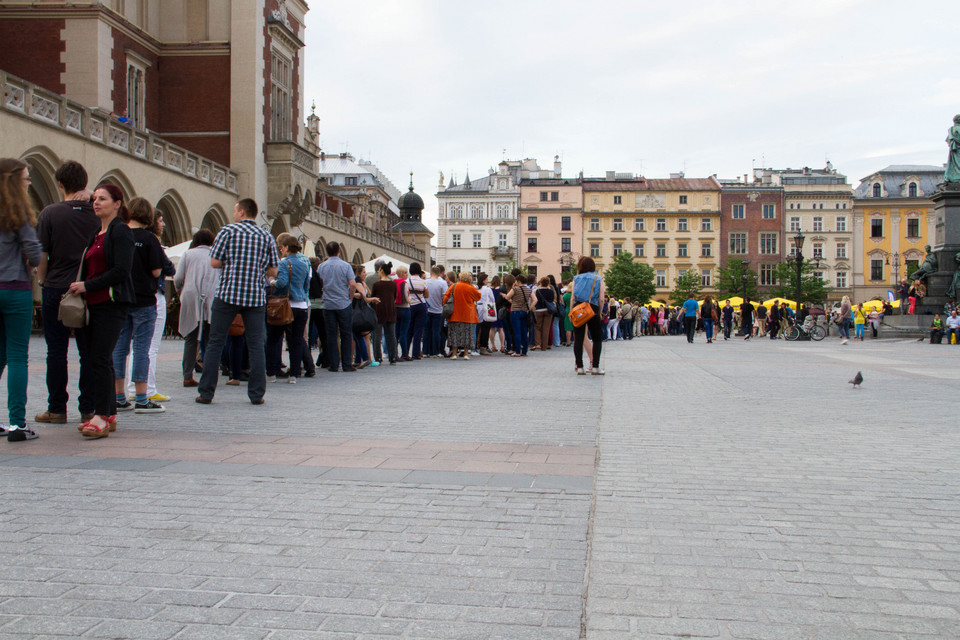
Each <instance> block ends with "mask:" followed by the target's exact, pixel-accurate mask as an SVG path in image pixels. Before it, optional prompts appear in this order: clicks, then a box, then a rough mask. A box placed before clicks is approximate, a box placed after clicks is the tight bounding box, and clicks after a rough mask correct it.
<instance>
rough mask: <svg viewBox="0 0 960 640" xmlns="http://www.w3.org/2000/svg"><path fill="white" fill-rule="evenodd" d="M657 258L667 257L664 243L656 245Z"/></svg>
mask: <svg viewBox="0 0 960 640" xmlns="http://www.w3.org/2000/svg"><path fill="white" fill-rule="evenodd" d="M657 257H658V258H666V257H667V245H666V243H664V242H658V243H657Z"/></svg>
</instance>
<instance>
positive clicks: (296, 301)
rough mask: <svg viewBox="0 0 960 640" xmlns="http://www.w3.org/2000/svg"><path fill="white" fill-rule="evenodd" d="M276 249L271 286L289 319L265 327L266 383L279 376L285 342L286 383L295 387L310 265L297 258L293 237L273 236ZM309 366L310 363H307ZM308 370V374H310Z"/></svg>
mask: <svg viewBox="0 0 960 640" xmlns="http://www.w3.org/2000/svg"><path fill="white" fill-rule="evenodd" d="M277 245H278V246H279V247H280V264H279V265H278V266H277V279H276V280H275V281H274V283H273V287H274V294H278V293H279V294H285V295H286V296H287V298H288V300H289V301H290V311H291V313H292V316H293V319H292V320H291V321H290V322H288V323H286V324H283V325H273V324H268V325H267V380H268V381H276V379H277V376H278V375H280V367H281V365H282V359H283V340H284V338H286V340H287V350H288V351H289V353H290V367H289V369H287V382H288V383H289V384H296V383H297V378H299V377H300V373H301V371H302V367H301V365H302V364H303V353H304V351H305V350H306V348H307V344H306V341H305V340H304V337H303V334H304V330H305V329H306V327H307V317H308V315H309V313H310V312H309V307H310V303H309V301H308V299H307V294H308V292H309V291H310V274H311V269H310V262H309V261H308V260H307V259H306V258H303V257H302V256H301V254H300V250H301V246H300V241H299V240H297V238H296V237H294V236H293V234H290V233H281V234H280V235H279V236H277ZM310 364H311V365H313V362H310ZM312 369H313V367H312V366H311V367H310V369H308V371H309V370H312Z"/></svg>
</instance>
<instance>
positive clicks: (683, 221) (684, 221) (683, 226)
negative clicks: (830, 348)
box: [677, 218, 687, 231]
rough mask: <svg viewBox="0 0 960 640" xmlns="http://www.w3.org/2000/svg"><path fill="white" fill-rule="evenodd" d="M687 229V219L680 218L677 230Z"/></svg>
mask: <svg viewBox="0 0 960 640" xmlns="http://www.w3.org/2000/svg"><path fill="white" fill-rule="evenodd" d="M686 230H687V219H686V218H679V219H678V220H677V231H686Z"/></svg>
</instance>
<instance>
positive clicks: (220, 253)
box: [210, 220, 280, 307]
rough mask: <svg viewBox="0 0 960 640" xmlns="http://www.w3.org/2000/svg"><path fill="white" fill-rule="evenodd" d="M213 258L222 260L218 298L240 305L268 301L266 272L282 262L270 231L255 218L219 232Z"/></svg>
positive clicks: (259, 304)
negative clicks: (254, 220)
mask: <svg viewBox="0 0 960 640" xmlns="http://www.w3.org/2000/svg"><path fill="white" fill-rule="evenodd" d="M210 257H211V258H212V259H215V260H220V261H221V262H223V269H222V272H221V274H220V286H219V287H218V288H217V297H218V298H220V299H221V300H223V301H224V302H226V303H228V304H235V305H238V306H241V307H262V306H264V305H265V304H267V294H266V285H267V283H266V272H267V269H269V268H270V267H276V266H277V265H278V264H279V263H280V259H279V257H278V256H277V244H276V242H275V241H274V239H273V236H271V235H270V233H269V232H268V231H265V230H264V229H261V228H260V227H258V226H257V223H255V222H253V221H252V220H241V221H240V222H237V223H235V224H229V225H227V226H225V227H224V228H223V229H221V230H220V233H218V234H217V239H216V240H214V242H213V249H211V251H210Z"/></svg>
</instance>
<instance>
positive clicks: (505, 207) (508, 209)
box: [503, 204, 513, 218]
mask: <svg viewBox="0 0 960 640" xmlns="http://www.w3.org/2000/svg"><path fill="white" fill-rule="evenodd" d="M512 211H513V207H511V206H510V205H509V204H505V205H503V217H504V218H509V217H510V216H511V215H513V214H512Z"/></svg>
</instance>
